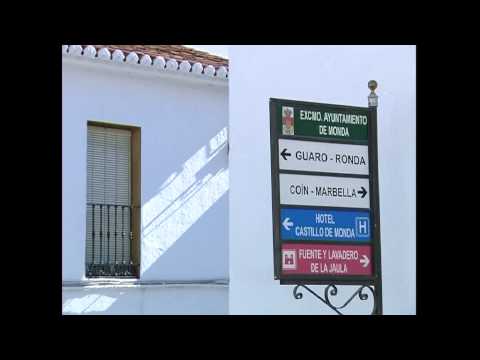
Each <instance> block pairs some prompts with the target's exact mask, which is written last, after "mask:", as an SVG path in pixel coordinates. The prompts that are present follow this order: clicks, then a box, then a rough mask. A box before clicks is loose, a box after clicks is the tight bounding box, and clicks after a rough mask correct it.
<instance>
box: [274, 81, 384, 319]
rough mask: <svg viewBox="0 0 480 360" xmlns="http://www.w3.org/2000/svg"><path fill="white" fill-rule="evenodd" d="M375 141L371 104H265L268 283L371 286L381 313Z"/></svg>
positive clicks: (279, 100) (377, 307)
mask: <svg viewBox="0 0 480 360" xmlns="http://www.w3.org/2000/svg"><path fill="white" fill-rule="evenodd" d="M369 86H370V84H369ZM372 93H373V90H372ZM376 135H377V129H376V105H375V106H370V107H368V108H363V107H354V106H343V105H333V104H320V103H312V102H303V101H294V100H285V99H273V98H271V99H270V138H271V142H270V144H271V148H270V150H271V170H272V216H273V245H274V246H273V249H274V278H275V279H277V280H280V284H281V285H297V287H298V286H303V287H305V285H309V284H320V285H321V284H323V285H329V287H330V286H334V287H335V285H360V286H361V288H362V289H363V288H364V287H369V288H370V290H371V289H372V288H371V287H373V288H374V289H375V293H374V296H375V306H374V313H375V314H381V313H382V301H381V285H382V284H381V258H380V216H379V201H378V200H379V199H378V160H377V159H378V156H377V139H376ZM297 287H296V288H295V291H296V289H297ZM308 290H309V289H308ZM295 291H294V293H295ZM309 291H310V292H312V291H311V290H309ZM335 291H336V290H335ZM335 293H336V292H335ZM357 293H359V296H360V298H361V299H363V297H362V296H363V295H361V290H359V291H357ZM357 293H356V294H357ZM295 296H297V295H295ZM317 297H318V296H317ZM322 301H323V300H322ZM349 301H350V300H349ZM324 302H325V301H324ZM329 306H330V307H332V306H331V305H329ZM335 311H336V312H338V313H339V311H338V310H337V309H335Z"/></svg>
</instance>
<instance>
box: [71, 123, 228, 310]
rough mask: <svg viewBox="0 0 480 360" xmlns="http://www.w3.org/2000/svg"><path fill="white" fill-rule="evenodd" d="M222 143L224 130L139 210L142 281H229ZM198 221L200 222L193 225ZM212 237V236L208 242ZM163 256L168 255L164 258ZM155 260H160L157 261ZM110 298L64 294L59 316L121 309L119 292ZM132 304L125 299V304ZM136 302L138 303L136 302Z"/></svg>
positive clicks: (226, 137) (225, 183) (164, 183)
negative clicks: (140, 211)
mask: <svg viewBox="0 0 480 360" xmlns="http://www.w3.org/2000/svg"><path fill="white" fill-rule="evenodd" d="M227 139H228V133H227V128H226V127H224V128H223V129H221V130H220V131H219V132H218V133H217V134H216V135H215V136H213V137H212V138H211V139H210V141H209V142H208V143H207V144H206V145H204V146H202V147H201V148H200V149H199V150H198V151H196V152H195V153H194V154H193V155H192V156H191V157H190V158H189V159H188V160H187V161H186V162H184V164H183V165H182V170H181V171H180V172H179V173H173V174H172V175H170V176H169V177H168V179H167V180H165V181H164V182H163V184H162V185H161V187H160V189H159V192H158V193H157V194H156V195H155V196H153V197H152V198H151V199H149V200H148V201H146V202H145V203H144V204H143V206H142V235H141V237H142V242H141V243H142V249H141V256H142V259H141V278H142V279H155V280H205V279H213V278H226V277H228V204H227V203H226V201H227V199H226V198H224V199H222V197H223V195H225V194H226V193H227V191H228V188H229V178H228V175H229V174H228V167H227V161H226V160H225V159H226V156H227V155H226V150H227ZM222 155H224V156H222ZM221 199H222V201H219V200H221ZM223 202H224V203H223ZM222 203H223V204H222ZM216 204H217V205H218V206H215V205H216ZM209 210H210V214H209V216H205V215H206V213H207V211H209ZM200 218H202V221H201V222H198V220H199V219H200ZM195 224H196V226H194V225H195ZM213 230H215V231H214V232H213ZM187 232H188V234H187ZM213 233H214V234H215V235H213V236H209V234H210V235H211V234H213ZM180 238H183V239H184V240H185V241H183V242H184V244H179V245H176V246H175V251H173V252H172V251H171V248H172V245H174V244H175V243H176V242H178V240H179V239H180ZM212 249H214V250H212ZM167 250H170V251H169V252H168V256H166V254H167ZM160 257H162V260H161V261H158V260H159V258H160ZM110 295H114V296H107V295H105V294H98V293H97V294H88V295H85V296H80V297H79V296H76V297H72V298H68V292H65V291H64V301H63V313H65V314H67V313H68V314H85V313H105V312H110V311H111V310H112V305H114V304H115V306H114V307H119V308H123V307H124V306H123V305H122V304H121V303H122V301H120V302H119V301H118V300H119V299H120V298H121V297H122V295H125V293H124V292H120V293H118V292H112V293H111V294H110ZM118 295H120V296H118ZM140 296H142V295H140ZM131 301H132V299H127V300H125V301H124V302H125V304H126V303H131ZM138 301H139V302H141V300H140V299H138ZM198 306H199V307H202V306H203V305H202V304H198ZM192 310H193V309H189V310H188V312H191V311H192Z"/></svg>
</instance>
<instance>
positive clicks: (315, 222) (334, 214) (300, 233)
mask: <svg viewBox="0 0 480 360" xmlns="http://www.w3.org/2000/svg"><path fill="white" fill-rule="evenodd" d="M280 224H281V226H280V239H281V240H299V241H306V240H326V241H328V240H331V241H350V242H369V241H370V240H371V229H370V211H363V210H356V211H351V210H331V209H322V208H316V209H312V208H304V209H302V208H288V207H282V208H281V209H280Z"/></svg>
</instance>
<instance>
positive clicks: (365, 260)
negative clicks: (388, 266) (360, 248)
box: [360, 255, 370, 268]
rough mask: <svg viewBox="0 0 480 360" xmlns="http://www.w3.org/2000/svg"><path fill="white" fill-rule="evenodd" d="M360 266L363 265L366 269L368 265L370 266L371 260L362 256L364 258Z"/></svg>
mask: <svg viewBox="0 0 480 360" xmlns="http://www.w3.org/2000/svg"><path fill="white" fill-rule="evenodd" d="M360 264H362V266H363V267H364V268H366V267H367V266H368V264H370V259H369V258H368V256H367V255H362V258H361V259H360Z"/></svg>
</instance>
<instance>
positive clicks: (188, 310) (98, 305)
mask: <svg viewBox="0 0 480 360" xmlns="http://www.w3.org/2000/svg"><path fill="white" fill-rule="evenodd" d="M63 313H64V314H65V315H125V314H129V315H172V314H181V315H225V314H227V313H228V285H223V286H220V285H211V286H208V285H196V286H185V285H175V286H140V287H117V288H114V287H102V288H68V287H67V288H64V289H63Z"/></svg>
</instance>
